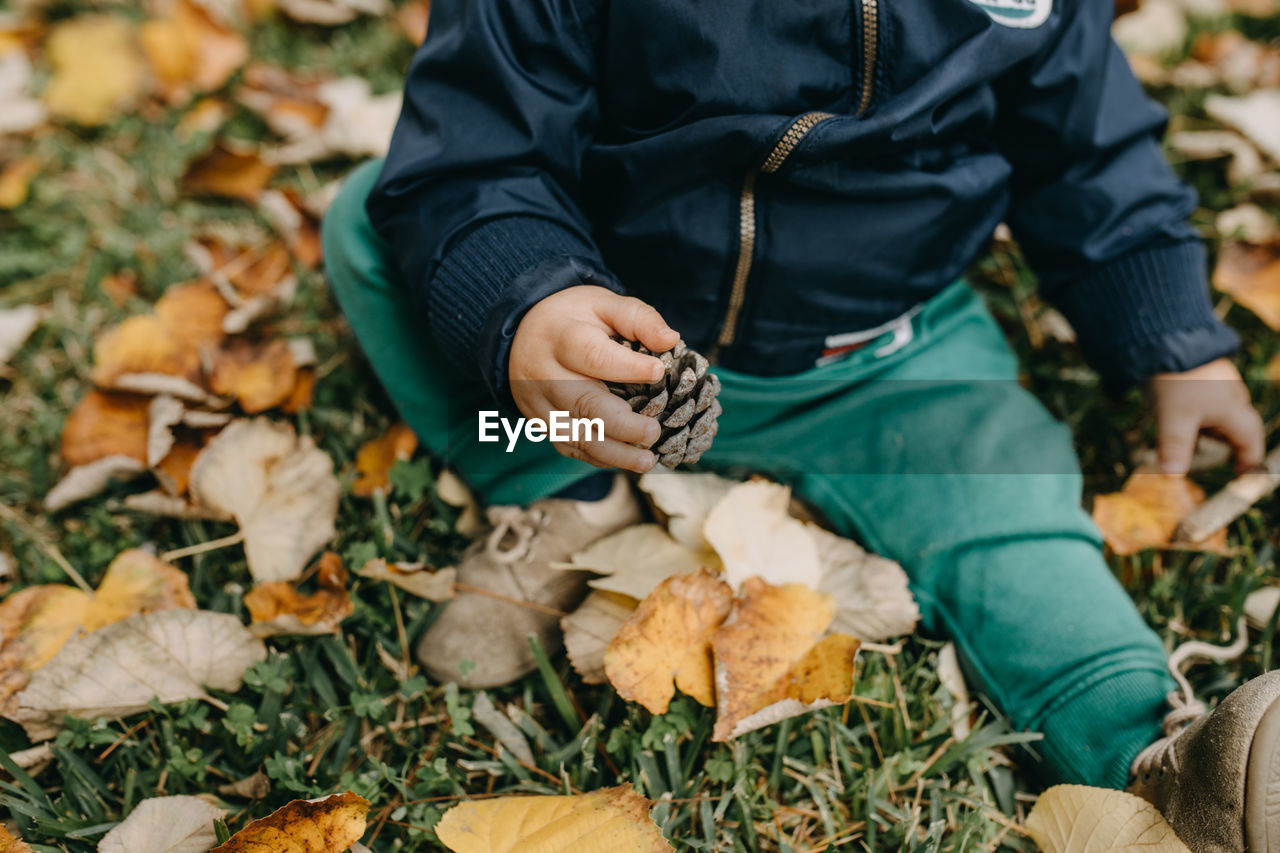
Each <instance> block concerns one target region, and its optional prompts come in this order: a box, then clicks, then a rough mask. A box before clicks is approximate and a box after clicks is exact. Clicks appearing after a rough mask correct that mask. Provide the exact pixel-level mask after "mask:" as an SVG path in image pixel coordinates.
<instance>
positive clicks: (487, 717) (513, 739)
mask: <svg viewBox="0 0 1280 853" xmlns="http://www.w3.org/2000/svg"><path fill="white" fill-rule="evenodd" d="M471 716H472V718H473V719H474V720H475V721H476V722H477V723H479V724H480V725H482V726H484V727H485V728H486V729H488V730H489V734H491V735H493V736H494V737H495V738H497V740H498V743H500V744H502V745H503V746H504V747H506V748H507V752H509V753H511V754H512V755H514V756H515V757H516V759H517V760H519V761H523V762H524V763H525V764H533V750H532V749H530V748H529V741H528V740H527V739H526V738H525V736H524V732H522V731H520V729H518V728H516V724H515V723H513V722H511V718H510V717H508V716H507V715H506V714H503V713H502V712H501V711H499V710H498V709H497V708H496V707H494V704H493V700H492V699H490V698H489V694H488V693H485V692H484V691H483V690H481V691H480V693H479V694H477V695H476V700H475V702H473V703H472V704H471Z"/></svg>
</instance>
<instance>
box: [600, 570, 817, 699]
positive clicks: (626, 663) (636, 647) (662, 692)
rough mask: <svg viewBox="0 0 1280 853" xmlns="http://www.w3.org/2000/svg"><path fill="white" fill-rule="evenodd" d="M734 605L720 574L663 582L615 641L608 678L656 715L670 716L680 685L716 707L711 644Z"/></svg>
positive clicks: (606, 664)
mask: <svg viewBox="0 0 1280 853" xmlns="http://www.w3.org/2000/svg"><path fill="white" fill-rule="evenodd" d="M732 606H733V591H732V590H730V589H729V585H728V584H726V583H725V582H724V580H723V579H722V578H721V577H720V575H719V574H718V573H716V572H712V571H709V570H707V569H705V568H699V569H698V570H697V571H696V572H691V573H689V574H685V575H675V576H673V577H669V578H667V579H665V580H663V581H662V582H661V583H660V584H658V586H657V587H656V588H655V589H654V590H653V592H651V593H649V595H648V596H646V597H645V599H644V601H642V602H640V606H639V607H637V608H636V611H635V613H633V614H631V616H630V617H629V618H628V619H627V621H626V622H625V623H623V625H622V627H621V628H620V629H619V630H618V633H617V634H616V635H615V636H614V638H613V640H611V641H610V642H609V646H608V648H607V649H606V650H605V653H604V671H605V675H606V676H608V678H609V681H610V682H611V683H612V684H613V686H614V688H616V689H617V691H618V694H619V695H621V696H622V697H623V698H624V699H630V700H631V701H633V702H639V703H640V704H641V705H643V706H644V707H645V708H648V709H649V711H651V712H652V713H654V714H662V713H666V710H667V706H668V705H669V704H670V703H671V698H672V697H673V696H674V695H675V688H676V687H679V688H680V690H681V691H682V692H684V693H685V694H687V695H689V696H692V697H693V698H694V699H696V700H697V701H699V702H701V703H702V704H703V705H711V704H712V703H713V702H714V685H713V682H712V666H711V647H710V645H709V641H710V638H711V634H712V632H713V631H715V629H716V628H717V627H718V626H719V625H720V623H721V622H723V621H724V619H725V617H726V616H728V615H729V610H730V609H731V608H732ZM828 621H830V620H829V619H828ZM673 681H674V684H673Z"/></svg>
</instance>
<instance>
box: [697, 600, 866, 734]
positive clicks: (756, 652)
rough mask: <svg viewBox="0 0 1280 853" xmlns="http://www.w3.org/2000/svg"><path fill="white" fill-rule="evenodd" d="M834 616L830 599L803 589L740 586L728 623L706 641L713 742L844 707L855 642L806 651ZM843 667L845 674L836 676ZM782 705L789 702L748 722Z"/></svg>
mask: <svg viewBox="0 0 1280 853" xmlns="http://www.w3.org/2000/svg"><path fill="white" fill-rule="evenodd" d="M835 609H836V608H835V601H834V600H833V599H832V598H831V596H829V595H825V594H823V593H820V592H815V591H814V590H812V589H810V588H809V587H807V586H804V585H803V584H788V585H786V586H773V585H771V584H769V583H767V582H765V581H763V580H761V579H760V578H748V579H747V580H746V581H744V582H743V585H742V597H741V598H740V599H739V600H738V602H737V603H736V605H735V607H734V611H733V617H732V618H731V619H730V620H729V621H728V622H726V623H725V624H724V625H723V626H721V627H720V628H719V629H718V630H716V632H715V633H714V634H713V635H712V637H711V647H712V649H713V650H714V653H715V685H716V707H717V709H718V713H717V715H716V725H715V731H714V732H713V734H712V739H713V740H716V741H726V740H729V739H730V738H734V737H737V736H738V735H739V734H742V733H743V732H745V731H750V730H751V729H753V728H758V727H759V726H761V725H768V724H769V723H771V722H776V721H777V720H779V719H783V718H785V717H787V716H795V715H796V714H799V713H804V712H805V711H808V710H811V709H812V708H814V707H823V706H825V705H831V704H835V703H836V702H843V701H847V700H848V698H849V691H850V690H851V689H852V682H851V681H850V680H849V678H850V677H851V673H852V669H853V654H854V653H855V652H856V651H857V641H856V640H853V638H851V637H843V635H839V634H836V635H832V637H829V638H827V640H826V641H824V642H823V644H822V645H821V646H820V647H819V648H818V649H816V650H815V648H814V647H815V646H816V645H818V641H819V640H820V639H821V638H822V635H823V634H824V633H826V630H827V626H828V625H830V624H831V620H832V619H833V618H834V617H835ZM845 666H847V667H848V670H849V672H848V673H842V669H843V667H845ZM784 700H790V702H789V703H788V704H786V705H785V706H784V707H783V708H781V709H774V711H772V712H771V713H770V714H769V715H765V716H764V717H760V718H758V719H753V717H757V715H760V714H761V712H764V711H766V710H767V709H770V708H772V707H773V706H776V705H778V704H779V703H782V702H784ZM779 714H780V715H779Z"/></svg>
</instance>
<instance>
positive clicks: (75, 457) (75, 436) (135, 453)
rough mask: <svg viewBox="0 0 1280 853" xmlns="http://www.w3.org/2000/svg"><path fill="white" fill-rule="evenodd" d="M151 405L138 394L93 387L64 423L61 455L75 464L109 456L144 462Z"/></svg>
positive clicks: (78, 464) (84, 463)
mask: <svg viewBox="0 0 1280 853" xmlns="http://www.w3.org/2000/svg"><path fill="white" fill-rule="evenodd" d="M149 406H150V403H149V401H148V400H147V398H145V397H141V396H139V395H137V394H113V393H104V392H102V391H90V392H89V393H88V394H86V395H85V396H84V398H83V399H81V400H80V402H79V403H78V404H77V405H76V407H75V408H74V409H72V410H71V414H70V415H68V416H67V422H66V423H65V424H64V425H63V427H62V458H63V459H64V460H66V463H67V464H68V465H70V466H71V467H73V468H77V467H79V466H81V465H88V464H89V463H90V462H96V461H98V460H99V459H105V458H106V457H108V456H128V457H130V458H132V459H136V460H138V461H139V462H143V463H145V462H146V461H147V441H148V435H147V420H148V410H149Z"/></svg>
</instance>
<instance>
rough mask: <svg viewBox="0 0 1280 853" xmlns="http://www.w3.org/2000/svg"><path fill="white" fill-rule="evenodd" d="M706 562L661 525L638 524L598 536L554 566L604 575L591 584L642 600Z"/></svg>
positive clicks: (597, 587) (590, 582) (593, 579)
mask: <svg viewBox="0 0 1280 853" xmlns="http://www.w3.org/2000/svg"><path fill="white" fill-rule="evenodd" d="M706 564H707V560H706V559H705V558H704V557H703V556H702V555H700V554H698V553H696V552H694V551H692V550H690V549H689V548H686V547H685V546H684V545H681V544H680V543H679V542H677V541H675V540H674V539H672V538H671V537H670V536H668V535H667V532H666V531H665V530H663V529H662V527H661V526H660V525H657V524H636V525H632V526H631V527H624V528H623V529H621V530H619V531H618V532H617V533H611V534H609V535H608V536H606V537H604V538H603V539H597V540H596V541H595V542H592V543H591V544H590V545H588V546H587V547H586V548H584V549H582V550H581V551H579V552H578V553H576V554H574V555H573V556H572V557H570V558H569V562H567V563H552V564H551V565H552V568H557V569H565V570H569V569H576V570H578V571H586V572H595V573H596V574H600V575H604V577H602V578H592V579H591V580H590V581H588V583H589V584H590V585H591V586H592V587H594V588H595V589H600V590H606V591H609V592H617V593H621V594H622V595H629V596H631V597H632V598H636V599H642V598H644V597H645V596H646V595H648V594H649V593H650V592H651V591H652V590H653V588H654V587H656V586H657V585H658V584H659V583H661V582H662V581H663V580H665V579H666V578H669V577H671V576H672V575H683V574H687V573H688V572H693V571H696V570H697V569H698V567H699V566H702V565H706Z"/></svg>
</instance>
